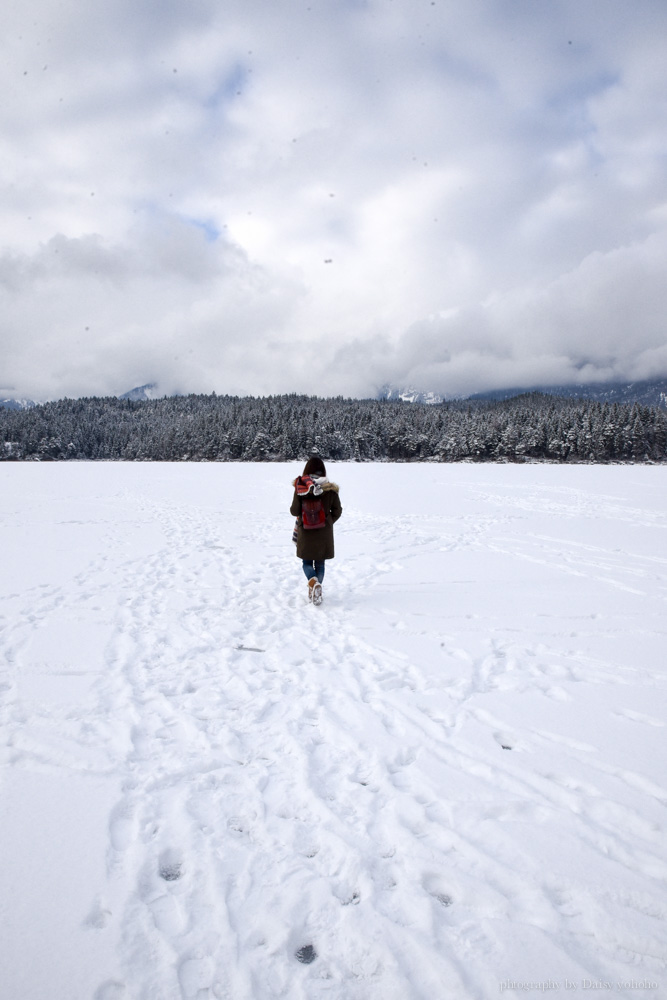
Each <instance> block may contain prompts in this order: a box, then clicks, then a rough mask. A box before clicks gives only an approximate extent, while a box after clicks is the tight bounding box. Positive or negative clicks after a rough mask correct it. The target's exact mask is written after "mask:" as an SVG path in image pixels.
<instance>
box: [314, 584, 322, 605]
mask: <svg viewBox="0 0 667 1000" xmlns="http://www.w3.org/2000/svg"><path fill="white" fill-rule="evenodd" d="M321 603H322V584H321V583H320V582H319V580H315V586H314V587H313V604H321Z"/></svg>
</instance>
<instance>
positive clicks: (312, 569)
mask: <svg viewBox="0 0 667 1000" xmlns="http://www.w3.org/2000/svg"><path fill="white" fill-rule="evenodd" d="M292 485H293V486H294V499H293V500H292V506H291V507H290V514H293V515H294V517H296V519H297V522H296V556H297V559H301V560H303V571H304V573H305V574H306V579H307V580H308V600H309V601H312V603H313V604H321V603H322V580H323V579H324V563H325V560H327V559H333V557H334V533H333V526H334V523H335V522H336V521H337V520H338V518H339V517H340V515H341V514H342V513H343V508H342V507H341V505H340V497H339V496H338V487H337V486H336V484H335V483H332V482H330V481H329V480H328V479H327V470H326V468H325V466H324V462H323V461H322V459H321V458H319V457H317V456H313V457H312V458H309V459H308V461H307V462H306V464H305V466H304V470H303V473H302V474H301V475H300V476H297V478H296V479H295V480H294V482H293V483H292Z"/></svg>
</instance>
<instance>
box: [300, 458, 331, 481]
mask: <svg viewBox="0 0 667 1000" xmlns="http://www.w3.org/2000/svg"><path fill="white" fill-rule="evenodd" d="M326 474H327V470H326V469H325V468H324V462H323V461H322V459H321V458H320V457H319V455H313V456H312V458H309V459H308V461H307V462H306V464H305V465H304V467H303V475H304V476H326Z"/></svg>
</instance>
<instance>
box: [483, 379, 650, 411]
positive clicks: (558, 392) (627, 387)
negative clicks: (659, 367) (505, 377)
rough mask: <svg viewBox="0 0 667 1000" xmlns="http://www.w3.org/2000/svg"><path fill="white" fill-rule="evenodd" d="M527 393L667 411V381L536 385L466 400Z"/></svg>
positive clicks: (499, 391)
mask: <svg viewBox="0 0 667 1000" xmlns="http://www.w3.org/2000/svg"><path fill="white" fill-rule="evenodd" d="M525 392H543V393H545V394H546V395H548V396H562V397H564V398H566V399H594V400H597V401H598V402H600V403H643V404H644V406H662V407H667V378H660V379H647V380H645V381H643V382H587V383H584V384H583V385H533V386H530V387H528V388H515V389H492V390H490V391H489V392H476V393H474V394H473V395H471V396H468V397H466V398H467V399H510V398H511V397H512V396H520V395H522V394H523V393H525Z"/></svg>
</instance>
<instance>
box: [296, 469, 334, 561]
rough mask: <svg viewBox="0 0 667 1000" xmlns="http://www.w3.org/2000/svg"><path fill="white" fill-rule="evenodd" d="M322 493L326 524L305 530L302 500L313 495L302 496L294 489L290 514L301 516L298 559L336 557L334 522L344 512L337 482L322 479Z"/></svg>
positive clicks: (318, 559)
mask: <svg viewBox="0 0 667 1000" xmlns="http://www.w3.org/2000/svg"><path fill="white" fill-rule="evenodd" d="M320 485H321V487H322V493H321V495H320V497H319V499H320V500H321V501H322V506H323V507H324V512H325V514H326V516H327V519H326V524H325V525H324V527H322V528H314V529H312V530H311V531H304V530H303V525H302V524H301V500H302V499H303V500H312V499H313V497H312V496H305V497H300V496H299V495H298V493H297V492H296V489H295V490H294V499H293V500H292V506H291V507H290V514H293V515H294V517H297V518H299V530H298V535H297V540H296V555H297V559H314V560H315V562H321V561H322V560H323V559H333V557H334V533H333V526H334V522H335V521H337V520H338V518H339V517H340V515H341V514H342V513H343V508H342V507H341V505H340V497H339V496H338V487H337V486H336V484H335V483H330V482H329V480H328V479H326V480H324V481H322V480H320Z"/></svg>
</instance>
